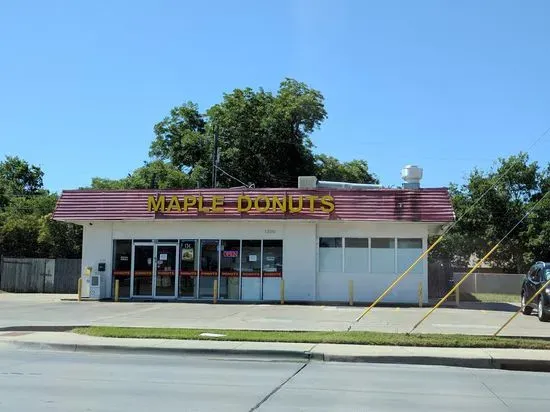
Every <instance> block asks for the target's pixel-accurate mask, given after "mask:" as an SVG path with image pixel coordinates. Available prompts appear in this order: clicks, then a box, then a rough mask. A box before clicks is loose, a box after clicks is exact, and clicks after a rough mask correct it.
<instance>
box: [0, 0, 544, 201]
mask: <svg viewBox="0 0 550 412" xmlns="http://www.w3.org/2000/svg"><path fill="white" fill-rule="evenodd" d="M548 16H550V2H548V1H546V0H538V1H537V0H530V1H528V2H520V1H506V0H495V1H489V0H487V1H478V0H465V1H444V0H440V1H414V2H413V1H408V0H402V1H382V0H381V1H376V2H375V1H362V0H357V1H324V0H286V1H283V0H278V1H273V2H267V1H257V0H251V1H239V0H235V1H222V0H219V1H209V0H205V1H201V2H199V1H183V0H179V1H178V0H174V1H163V0H158V1H139V0H134V1H117V0H113V1H109V2H108V1H106V0H99V1H55V0H51V1H48V2H46V1H38V0H36V1H25V0H20V1H17V2H3V5H2V10H1V12H0V38H2V39H3V41H2V47H1V49H0V52H1V53H0V67H1V68H2V70H1V73H2V75H1V76H0V156H2V157H3V156H4V155H18V156H20V157H22V158H24V159H26V160H27V161H29V162H31V163H33V164H38V165H40V166H41V167H42V168H43V170H44V171H45V185H46V187H47V188H49V189H50V190H53V191H59V190H61V189H63V188H75V187H79V186H85V185H88V184H89V183H90V180H91V178H92V177H94V176H101V177H108V178H120V177H124V176H125V175H127V174H128V173H129V172H130V171H132V170H133V169H135V168H137V167H139V166H140V165H142V164H143V161H144V160H146V159H147V157H148V155H147V154H148V149H149V145H150V142H151V141H152V139H153V131H152V128H153V125H154V124H155V123H156V122H158V121H159V120H161V119H162V118H163V117H164V116H165V115H167V114H168V112H169V110H170V109H171V108H172V107H173V106H176V105H178V104H181V103H182V102H185V101H188V100H192V101H195V102H197V103H198V104H199V106H200V108H201V110H206V109H207V108H208V107H209V106H210V105H212V104H214V103H216V102H218V101H219V100H220V99H221V97H222V94H223V93H224V92H228V91H231V90H232V89H234V88H237V87H246V86H251V87H254V88H257V87H260V86H263V87H264V88H266V89H269V90H276V88H277V87H278V84H279V82H280V81H281V80H282V79H283V78H284V77H292V78H295V79H297V80H300V81H303V82H306V83H308V84H309V85H310V86H312V87H314V88H317V89H319V90H320V91H321V92H322V93H323V94H324V96H325V99H326V109H327V111H328V116H329V117H328V119H327V121H326V122H325V123H324V124H323V125H322V128H321V129H320V130H319V131H317V132H315V133H314V135H313V136H312V139H313V142H314V143H315V145H316V146H317V148H316V151H318V152H323V153H328V154H331V155H333V156H336V157H338V158H339V159H341V160H351V159H353V158H363V159H366V160H367V161H368V162H369V165H370V168H371V169H372V171H373V172H375V173H376V174H377V175H378V176H379V177H380V179H381V181H382V183H383V184H386V185H398V184H400V176H399V172H400V169H401V167H402V166H404V165H405V164H409V163H413V164H419V165H421V166H422V167H424V176H425V178H424V181H423V185H424V186H445V185H448V183H449V182H451V181H453V182H461V181H462V179H463V178H464V176H465V175H466V174H467V173H468V172H469V171H470V170H471V169H472V168H473V167H475V166H478V167H481V168H488V167H490V166H491V164H492V162H493V161H494V160H495V159H496V158H497V157H499V156H508V155H510V154H514V153H517V152H519V151H520V150H527V149H528V148H529V147H530V146H531V145H532V143H533V142H534V141H535V140H536V139H537V137H538V136H539V135H541V134H542V133H543V132H544V130H546V129H547V128H548V127H550V116H549V113H550V75H549V73H550V25H549V24H548ZM548 153H550V136H547V137H545V138H544V139H541V141H540V142H539V143H538V144H537V145H535V146H534V147H533V148H532V149H531V152H530V154H531V157H532V159H535V160H538V161H540V162H542V163H545V164H546V163H547V162H548V159H549V157H548Z"/></svg>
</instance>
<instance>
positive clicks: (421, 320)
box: [409, 242, 500, 333]
mask: <svg viewBox="0 0 550 412" xmlns="http://www.w3.org/2000/svg"><path fill="white" fill-rule="evenodd" d="M499 246H500V242H498V243H497V244H496V245H495V246H494V247H493V248H492V249H491V250H490V251H489V252H488V253H487V254H486V255H485V256H483V257H482V258H481V260H480V261H479V262H477V263H476V264H475V265H474V267H473V268H472V269H471V270H470V271H469V272H468V273H466V274H465V275H464V277H463V278H462V279H460V282H458V283H457V284H456V285H455V286H454V287H453V288H452V289H451V290H450V291H449V292H448V293H447V294H446V295H445V296H443V297H442V298H441V300H440V301H439V302H437V304H436V305H435V306H434V307H433V308H431V309H430V311H429V312H428V313H427V314H426V315H425V316H424V317H423V318H422V319H420V321H419V322H418V323H417V324H416V325H414V327H413V328H412V329H411V331H410V332H409V333H412V332H413V331H414V330H415V329H416V328H417V327H418V326H420V324H421V323H422V322H424V321H425V320H426V319H427V318H428V316H430V315H431V314H432V313H433V312H434V311H435V310H436V309H437V308H438V307H440V306H441V305H442V304H443V302H445V301H446V300H447V299H448V298H449V296H451V295H452V294H453V292H455V291H457V290H458V288H459V287H460V285H461V284H462V282H464V281H465V280H466V279H468V276H470V275H471V274H472V273H474V271H475V270H476V269H477V268H478V267H480V266H481V265H482V264H483V262H485V260H486V259H487V258H488V257H489V256H491V254H492V253H493V252H494V251H495V250H497V248H498V247H499Z"/></svg>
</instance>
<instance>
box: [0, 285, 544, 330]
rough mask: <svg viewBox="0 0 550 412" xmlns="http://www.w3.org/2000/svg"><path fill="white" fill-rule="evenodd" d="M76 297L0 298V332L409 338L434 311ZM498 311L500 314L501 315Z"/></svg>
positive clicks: (505, 314)
mask: <svg viewBox="0 0 550 412" xmlns="http://www.w3.org/2000/svg"><path fill="white" fill-rule="evenodd" d="M66 298H74V296H70V297H69V296H60V295H15V294H5V293H2V294H0V328H6V327H14V326H75V325H113V326H149V327H162V326H164V327H185V328H224V329H225V328H226V329H263V330H327V331H328V330H348V328H350V327H351V330H371V331H382V332H409V331H410V330H411V328H412V327H413V325H414V324H415V323H416V322H417V321H418V320H420V319H421V318H422V316H423V315H424V314H425V313H426V312H427V311H428V310H429V309H428V308H410V307H379V308H375V309H374V310H373V311H371V313H369V314H368V315H367V316H365V317H364V318H363V319H362V320H361V321H360V322H355V319H356V318H357V317H358V316H359V314H360V313H361V312H362V310H363V308H362V307H347V306H313V305H268V304H217V305H213V304H206V303H180V302H177V303H176V302H172V303H162V302H119V303H114V302H76V301H70V300H63V299H66ZM495 309H498V310H495ZM514 310H517V306H515V305H513V304H510V305H508V304H505V305H496V306H494V307H491V305H483V306H481V305H479V304H478V305H474V304H469V305H468V304H465V305H464V308H440V309H438V310H437V311H436V312H435V313H434V314H433V315H432V316H431V317H429V318H428V319H427V320H426V321H425V322H424V324H422V325H421V326H420V327H419V328H418V329H417V331H418V332H423V333H465V334H480V335H487V334H491V333H493V332H494V331H496V330H497V329H498V328H499V327H500V326H501V325H502V324H503V323H504V322H505V321H506V320H507V319H508V318H509V317H510V316H511V315H512V314H513V311H514ZM502 334H503V335H510V336H533V337H534V336H540V337H550V323H541V322H539V321H538V319H537V318H536V316H524V315H519V316H518V317H517V318H516V319H515V320H514V321H513V322H512V323H511V324H510V325H509V326H508V327H507V328H506V329H505V330H504V331H503V333H502Z"/></svg>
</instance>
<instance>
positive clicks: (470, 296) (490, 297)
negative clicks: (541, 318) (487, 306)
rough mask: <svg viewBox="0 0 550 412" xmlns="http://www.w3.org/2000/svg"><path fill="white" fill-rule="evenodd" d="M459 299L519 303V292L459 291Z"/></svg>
mask: <svg viewBox="0 0 550 412" xmlns="http://www.w3.org/2000/svg"><path fill="white" fill-rule="evenodd" d="M449 300H451V299H449ZM460 300H463V301H465V302H496V303H520V295H519V293H516V294H507V293H461V294H460Z"/></svg>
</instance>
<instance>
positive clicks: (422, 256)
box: [355, 236, 443, 322]
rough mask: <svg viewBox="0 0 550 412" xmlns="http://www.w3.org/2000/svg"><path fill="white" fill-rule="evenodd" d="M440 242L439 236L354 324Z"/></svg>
mask: <svg viewBox="0 0 550 412" xmlns="http://www.w3.org/2000/svg"><path fill="white" fill-rule="evenodd" d="M442 240H443V236H439V238H438V239H437V240H436V241H435V242H434V243H433V244H432V245H431V246H430V247H429V248H428V249H426V250H425V251H424V253H422V254H421V255H420V256H419V257H418V259H416V260H415V261H414V262H413V264H412V265H410V266H409V267H408V269H407V270H406V271H404V272H403V273H402V274H401V275H400V276H399V277H398V278H397V279H395V280H394V281H393V283H392V284H391V285H390V286H388V288H387V289H386V290H385V291H384V292H383V293H382V294H381V295H380V296H379V297H378V299H376V300H375V301H374V302H372V303H371V305H370V306H369V307H368V308H367V309H365V310H364V311H363V313H361V315H359V317H358V318H357V319H355V321H356V322H359V321H360V320H361V319H363V316H365V315H366V314H367V313H369V312H370V311H371V309H372V308H374V307H375V306H376V305H377V304H378V302H380V301H381V300H382V299H384V297H385V296H386V295H387V294H388V293H390V291H391V290H392V289H393V288H394V287H395V286H396V285H397V284H398V283H399V282H401V280H402V279H403V278H404V277H405V276H407V275H408V274H409V272H410V271H411V270H413V269H414V267H415V266H416V265H417V264H418V263H419V262H420V261H421V260H422V259H424V257H426V255H427V254H428V253H430V252H431V251H432V250H433V248H435V247H436V246H437V244H438V243H439V242H441V241H442Z"/></svg>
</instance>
